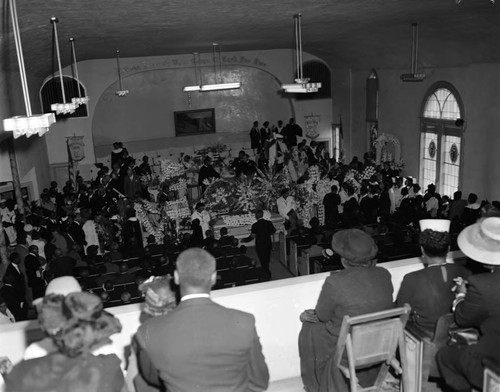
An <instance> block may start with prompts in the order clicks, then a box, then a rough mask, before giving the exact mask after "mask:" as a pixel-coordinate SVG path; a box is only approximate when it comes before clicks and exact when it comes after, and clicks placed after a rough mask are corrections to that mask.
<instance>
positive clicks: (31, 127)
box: [3, 0, 56, 139]
mask: <svg viewBox="0 0 500 392" xmlns="http://www.w3.org/2000/svg"><path fill="white" fill-rule="evenodd" d="M9 8H10V15H11V17H12V29H13V30H14V42H15V44H16V53H17V62H18V65H19V74H20V75H21V88H22V91H23V97H24V106H25V108H26V116H14V117H10V118H5V119H4V120H3V129H4V131H7V132H12V133H13V136H14V139H17V138H18V137H20V136H22V135H25V136H26V137H30V136H31V135H34V134H38V135H39V136H42V135H43V134H44V133H45V132H47V131H48V130H49V128H50V126H51V125H52V124H54V123H55V122H56V116H55V115H54V113H45V114H32V113H31V102H30V96H29V89H28V80H27V78H26V69H25V67H24V56H23V48H22V44H21V35H20V33H19V22H18V19H17V9H16V1H15V0H9Z"/></svg>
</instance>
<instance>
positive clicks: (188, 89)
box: [182, 86, 201, 93]
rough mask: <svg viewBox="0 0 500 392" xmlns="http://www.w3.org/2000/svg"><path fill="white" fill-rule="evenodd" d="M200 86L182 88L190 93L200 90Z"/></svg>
mask: <svg viewBox="0 0 500 392" xmlns="http://www.w3.org/2000/svg"><path fill="white" fill-rule="evenodd" d="M200 89H201V86H186V87H184V88H183V89H182V91H184V92H185V93H190V92H191V91H200Z"/></svg>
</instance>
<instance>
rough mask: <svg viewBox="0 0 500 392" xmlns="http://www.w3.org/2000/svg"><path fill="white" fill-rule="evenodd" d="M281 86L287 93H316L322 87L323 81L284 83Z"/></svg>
mask: <svg viewBox="0 0 500 392" xmlns="http://www.w3.org/2000/svg"><path fill="white" fill-rule="evenodd" d="M281 88H282V89H283V90H284V91H285V92H286V93H316V92H318V90H319V89H320V88H321V83H293V84H282V85H281Z"/></svg>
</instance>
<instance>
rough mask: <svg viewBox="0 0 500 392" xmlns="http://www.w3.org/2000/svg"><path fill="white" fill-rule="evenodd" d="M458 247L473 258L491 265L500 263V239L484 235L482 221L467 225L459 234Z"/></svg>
mask: <svg viewBox="0 0 500 392" xmlns="http://www.w3.org/2000/svg"><path fill="white" fill-rule="evenodd" d="M457 242H458V247H459V248H460V250H461V251H462V252H463V253H464V254H465V255H466V256H467V257H469V258H471V259H472V260H475V261H477V262H479V263H483V264H489V265H500V241H495V240H492V239H489V238H487V237H485V236H484V234H483V233H482V231H481V222H478V223H475V224H473V225H470V226H467V227H466V228H465V229H463V230H462V231H461V232H460V234H459V235H458V240H457Z"/></svg>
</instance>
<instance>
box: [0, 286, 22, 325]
mask: <svg viewBox="0 0 500 392" xmlns="http://www.w3.org/2000/svg"><path fill="white" fill-rule="evenodd" d="M0 294H1V295H2V297H3V298H4V299H5V302H6V303H7V307H8V308H9V310H10V311H11V312H12V314H13V315H14V317H15V319H16V321H21V320H24V316H25V314H24V313H25V312H23V309H22V307H21V302H26V299H25V298H24V296H23V297H21V296H20V295H19V293H18V292H17V291H16V289H15V288H14V286H10V285H4V286H3V287H2V288H1V289H0Z"/></svg>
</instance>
